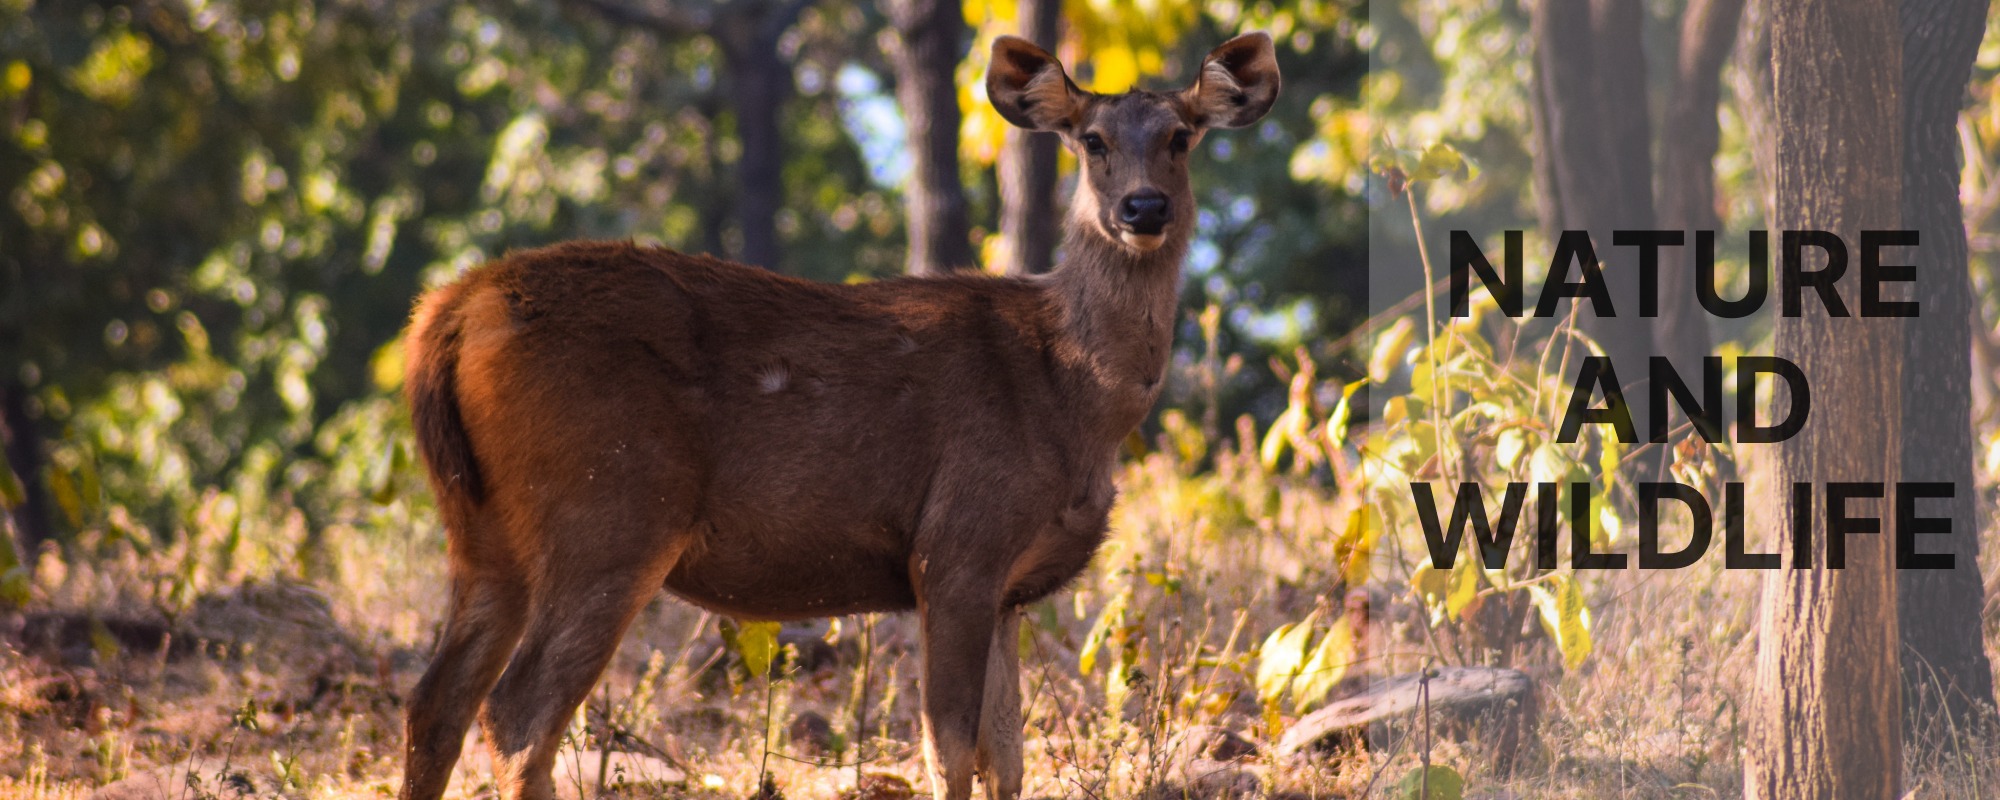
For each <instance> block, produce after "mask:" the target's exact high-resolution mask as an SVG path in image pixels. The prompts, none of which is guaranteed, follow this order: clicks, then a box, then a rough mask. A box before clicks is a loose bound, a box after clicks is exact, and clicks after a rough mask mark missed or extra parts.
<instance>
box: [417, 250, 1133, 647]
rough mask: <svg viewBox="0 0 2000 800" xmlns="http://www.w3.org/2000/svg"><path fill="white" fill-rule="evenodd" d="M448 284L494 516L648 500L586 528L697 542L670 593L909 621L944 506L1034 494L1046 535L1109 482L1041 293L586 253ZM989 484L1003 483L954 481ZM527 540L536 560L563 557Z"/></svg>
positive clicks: (472, 428)
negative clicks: (1092, 449) (1076, 503)
mask: <svg viewBox="0 0 2000 800" xmlns="http://www.w3.org/2000/svg"><path fill="white" fill-rule="evenodd" d="M451 291H456V292H457V298H456V301H457V302H456V309H455V310H456V313H457V316H458V319H459V322H460V324H461V325H462V331H461V336H460V341H461V343H462V344H461V349H460V353H459V355H460V361H459V371H458V375H459V390H458V391H459V396H460V398H459V399H460V402H461V404H462V405H463V412H464V416H465V420H466V422H465V424H466V428H467V429H468V433H469V436H470V438H471V441H472V449H473V451H474V453H475V454H476V457H477V459H478V461H479V462H480V467H481V469H482V471H483V472H484V473H485V474H486V476H487V484H488V486H489V492H488V493H489V495H490V496H491V499H490V502H492V503H495V504H498V505H499V506H500V508H501V509H503V510H502V511H501V512H500V513H502V514H503V515H504V516H506V517H508V518H510V519H520V518H523V517H530V518H533V517H534V515H538V514H541V515H546V514H550V513H557V512H555V511H552V510H551V509H552V508H553V507H554V506H555V505H556V504H551V503H549V502H548V499H549V498H550V497H552V496H558V497H565V498H577V499H582V498H591V499H590V500H588V501H586V502H583V503H581V505H583V506H586V507H592V508H629V507H631V506H632V505H633V504H634V502H635V498H637V499H638V500H639V501H641V502H639V506H640V509H639V511H638V512H635V515H634V516H633V518H631V519H623V518H619V519H602V520H591V521H590V522H591V524H590V525H587V527H599V528H605V529H612V528H617V527H620V526H626V527H629V526H631V525H633V524H635V523H636V524H641V525H643V526H644V527H645V528H646V529H647V530H646V532H645V533H644V534H643V535H644V536H666V535H673V534H674V533H675V532H677V531H694V532H695V533H696V536H695V540H694V543H693V544H692V545H691V547H690V550H689V551H688V553H687V554H686V555H685V556H684V557H683V558H682V559H681V561H680V564H681V566H680V567H679V568H677V569H676V570H675V572H674V575H673V577H671V578H670V579H669V585H670V586H671V587H673V588H675V589H676V590H677V591H678V592H680V593H681V594H683V595H686V596H689V597H690V598H691V599H694V600H696V601H697V602H702V603H704V604H705V605H709V606H711V607H716V608H719V609H723V610H729V611H736V612H738V613H743V614H746V615H763V616H812V615H821V614H834V613H844V612H846V611H852V610H859V609H864V608H866V609H873V608H897V607H906V606H907V605H909V604H910V603H911V602H912V599H911V597H910V589H909V586H908V581H907V574H908V571H909V567H910V558H911V554H912V550H913V548H914V547H915V546H916V542H915V541H914V537H915V535H916V533H917V530H918V528H919V527H920V525H921V524H922V522H923V518H924V515H925V513H926V505H927V504H930V505H935V503H936V497H937V496H938V493H939V492H940V491H944V492H947V493H949V492H957V491H960V490H965V489H971V488H977V489H978V490H980V491H992V492H1000V493H1005V494H1008V495H1020V496H1022V497H1023V498H1024V501H1025V502H1024V504H1025V505H1028V506H1031V507H1029V508H1023V509H1021V510H1020V512H1019V513H1021V514H1022V526H1024V527H1026V528H1027V529H1029V530H1028V532H1026V533H1024V534H1023V535H1024V536H1032V535H1034V534H1035V532H1037V531H1039V530H1040V529H1041V528H1044V527H1046V526H1048V525H1052V524H1056V522H1057V520H1058V518H1059V517H1061V515H1062V513H1063V511H1064V509H1067V508H1069V507H1070V506H1071V505H1073V502H1072V501H1073V499H1074V498H1075V497H1077V496H1080V495H1081V494H1083V493H1086V487H1084V486H1082V485H1081V484H1082V483H1084V482H1095V483H1103V482H1104V481H1103V480H1102V472H1103V469H1102V468H1101V466H1097V467H1094V466H1093V465H1091V464H1089V463H1086V462H1089V461H1093V460H1102V459H1092V458H1089V457H1088V454H1086V453H1083V452H1080V451H1078V450H1077V447H1078V442H1077V441H1076V430H1075V424H1074V421H1073V420H1072V419H1071V417H1070V416H1069V414H1068V407H1067V404H1066V403H1065V401H1064V400H1063V399H1062V393H1063V391H1064V388H1063V387H1064V385H1065V382H1066V378H1065V374H1066V370H1067V369H1068V368H1067V367H1065V366H1064V365H1063V358H1062V356H1061V350H1062V346H1061V343H1060V342H1058V341H1055V340H1054V339H1053V338H1052V334H1051V333H1050V331H1051V330H1053V321H1052V318H1051V315H1052V313H1053V312H1052V311H1051V310H1050V308H1049V306H1048V304H1047V302H1046V298H1045V297H1044V296H1043V295H1042V294H1041V290H1040V289H1038V288H1036V287H1034V286H1032V285H1030V284H1028V283H1026V282H1022V281H1014V280H1005V279H995V278H982V277H967V278H954V279H930V280H896V281H885V282H878V283H874V284H861V285H852V286H841V285H831V284H818V283H812V282H807V281H801V280H796V279H791V278H786V277H782V276H778V275H774V274H771V273H768V272H765V271H762V270H758V269H754V268H750V267H745V266H741V265H736V264H731V263H728V262H723V261H719V260H716V259H712V258H707V257H701V256H689V255H684V254H680V253H676V252H673V251H669V250H664V249H657V248H641V247H637V246H634V245H631V244H629V243H603V242H585V243H572V244H565V245H558V246H556V247H551V248H544V249H540V250H533V251H527V252H524V253H518V254H514V255H510V256H509V257H508V258H505V259H503V260H501V261H498V262H495V263H493V264H490V265H488V266H486V267H482V268H481V269H479V270H477V271H475V272H473V273H470V274H469V275H468V276H467V277H466V278H465V279H464V280H463V281H462V282H461V284H460V285H459V286H458V287H456V288H455V289H454V290H451ZM1105 455H1107V456H1108V452H1107V453H1106V454H1105ZM971 461H976V462H977V463H976V464H975V465H974V466H975V467H976V468H975V469H971V470H968V468H967V464H968V463H969V462H971ZM968 472H973V473H977V474H981V475H986V476H994V477H992V478H990V479H989V478H980V479H979V480H982V481H986V480H991V481H992V485H990V486H982V487H965V486H945V487H939V486H937V485H936V483H937V482H938V481H940V480H943V481H965V480H969V478H967V477H965V476H966V475H967V474H968ZM510 490H511V491H510ZM1106 502H1108V500H1107V501H1106ZM1037 503H1045V504H1046V505H1047V508H1040V507H1033V506H1035V504H1037ZM594 513H605V514H609V513H611V512H608V511H606V512H594ZM564 522H565V520H550V519H541V518H535V519H533V521H532V523H531V524H528V525H509V526H508V527H509V528H511V529H516V530H533V529H538V528H541V529H546V528H549V527H551V526H552V525H553V526H556V527H560V526H561V525H562V523H564ZM606 535H611V534H606ZM515 536H516V537H517V538H519V540H518V541H515V542H513V544H512V546H511V547H510V548H509V549H511V550H513V551H515V552H517V553H519V552H521V551H524V550H525V551H533V550H535V549H537V548H541V549H544V550H546V549H548V548H550V547H552V546H556V545H552V543H550V542H547V541H543V540H539V539H534V538H532V537H526V538H520V537H522V534H518V533H517V534H515ZM1091 544H1092V545H1093V546H1094V544H1095V542H1094V541H1093V542H1091ZM635 546H636V545H635ZM1023 546H1025V545H1023ZM544 555H547V554H546V553H545V554H544ZM1085 556H1086V557H1087V554H1085ZM1080 563H1081V562H1079V564H1080ZM1002 569H1003V570H1004V569H1005V567H1004V566H1002ZM801 571H805V574H811V575H815V576H820V577H815V578H814V579H813V580H803V579H802V578H799V577H798V576H799V575H800V574H801ZM787 576H790V577H787ZM1064 577H1066V576H1064ZM777 578H785V579H783V580H779V579H777Z"/></svg>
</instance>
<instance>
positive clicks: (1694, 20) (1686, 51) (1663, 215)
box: [1652, 0, 1743, 375]
mask: <svg viewBox="0 0 2000 800" xmlns="http://www.w3.org/2000/svg"><path fill="white" fill-rule="evenodd" d="M1742 19H1743V0H1692V2H1690V3H1688V7H1687V11H1686V12H1684V16H1682V17H1681V40H1680V51H1679V53H1678V54H1677V56H1676V59H1675V64H1674V82H1673V88H1672V92H1671V94H1670V96H1669V98H1668V100H1667V108H1666V115H1665V117H1664V118H1662V119H1661V120H1660V131H1661V135H1660V184H1659V205H1658V208H1659V213H1660V227H1661V228H1662V229H1665V230H1670V231H1698V230H1715V229H1717V228H1719V227H1721V225H1720V223H1719V221H1718V220H1717V219H1716V214H1715V150H1716V147H1717V146H1718V145H1719V144H1720V142H1721V139H1722V132H1721V126H1720V125H1719V124H1718V123H1717V122H1716V118H1715V109H1716V104H1717V103H1718V102H1719V101H1720V99H1721V94H1722V83H1721V81H1722V65H1723V63H1724V61H1725V60H1726V59H1727V58H1728V56H1729V50H1730V47H1731V46H1732V45H1734V44H1735V43H1736V28H1737V26H1738V25H1739V24H1741V22H1742ZM1690 244H1692V240H1690ZM1693 263H1694V262H1693V260H1692V259H1690V258H1677V259H1672V260H1668V259H1664V258H1663V259H1662V260H1661V264H1660V316H1658V317H1656V318H1654V319H1653V321H1652V326H1653V339H1654V342H1655V343H1656V344H1657V345H1658V346H1659V348H1660V351H1659V354H1660V355H1663V356H1666V357H1667V358H1669V359H1671V360H1672V361H1673V363H1674V367H1675V368H1676V369H1679V370H1681V374H1683V375H1687V374H1693V371H1694V370H1695V369H1696V368H1698V367H1699V366H1700V365H1701V359H1702V358H1703V357H1704V356H1707V355H1708V351H1709V347H1710V344H1709V338H1708V318H1707V316H1706V315H1704V314H1703V313H1702V310H1701V307H1700V305H1699V304H1697V303H1696V302H1695V292H1694V284H1695V270H1694V267H1693Z"/></svg>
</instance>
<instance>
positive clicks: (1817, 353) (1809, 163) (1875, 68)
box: [1745, 0, 1904, 800]
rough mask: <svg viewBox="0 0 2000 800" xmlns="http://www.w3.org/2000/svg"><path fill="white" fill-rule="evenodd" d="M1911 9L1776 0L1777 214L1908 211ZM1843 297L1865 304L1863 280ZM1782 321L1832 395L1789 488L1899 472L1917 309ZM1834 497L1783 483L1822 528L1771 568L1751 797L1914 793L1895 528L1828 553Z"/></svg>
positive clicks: (1788, 469) (1846, 231) (1850, 215)
mask: <svg viewBox="0 0 2000 800" xmlns="http://www.w3.org/2000/svg"><path fill="white" fill-rule="evenodd" d="M1895 14H1896V9H1895V6H1894V5H1893V4H1892V3H1890V2H1887V0H1840V1H1839V2H1832V3H1810V2H1800V1H1799V0H1775V1H1774V2H1773V4H1772V29H1771V50H1772V59H1773V72H1774V74H1775V77H1776V81H1777V82H1776V84H1775V91H1774V93H1773V99H1774V101H1775V108H1776V112H1777V118H1776V127H1777V137H1778V138H1777V157H1778V163H1777V219H1776V222H1777V227H1779V228H1781V229H1785V230H1826V231H1833V232H1835V233H1837V234H1838V235H1840V236H1841V237H1842V238H1843V239H1845V240H1846V241H1848V242H1855V243H1858V242H1859V241H1860V238H1859V235H1860V232H1861V231H1863V230H1893V229H1895V228H1896V227H1897V226H1898V224H1899V223H1900V219H1899V217H1900V216H1901V214H1900V212H1899V210H1898V209H1897V207H1896V206H1894V205H1891V204H1885V203H1883V202H1881V198H1884V197H1900V196H1902V187H1903V183H1902V165H1903V158H1904V151H1903V145H1902V136H1901V129H1902V124H1901V122H1900V119H1901V116H1902V113H1903V105H1902V103H1901V101H1900V100H1899V95H1900V91H1899V88H1900V86H1901V83H1902V74H1901V73H1902V57H1901V52H1902V42H1901V40H1900V38H1901V37H1900V36H1899V35H1898V33H1897V31H1898V28H1897V25H1896V17H1895ZM1841 294H1842V296H1843V299H1845V300H1846V302H1848V303H1849V306H1850V307H1855V306H1854V304H1855V303H1856V302H1857V301H1858V299H1859V298H1858V292H1854V291H1852V284H1851V283H1850V285H1849V286H1846V287H1842V292H1841ZM1777 326H1778V327H1777V333H1776V341H1775V344H1774V352H1775V354H1776V355H1778V356H1779V357H1782V358H1787V359H1790V360H1791V361H1792V362H1793V363H1796V364H1797V365H1798V366H1799V368H1800V369H1801V370H1803V371H1804V372H1805V374H1807V375H1810V376H1812V380H1813V386H1814V388H1815V389H1816V391H1815V395H1816V396H1815V398H1814V399H1815V400H1816V401H1817V402H1815V403H1814V404H1813V406H1814V408H1813V412H1814V413H1813V419H1812V422H1811V424H1809V425H1807V426H1806V427H1805V429H1804V430H1803V431H1801V432H1800V433H1799V435H1797V436H1795V437H1793V438H1791V439H1789V440H1787V441H1785V442H1782V443H1780V444H1778V445H1777V458H1776V459H1775V463H1774V464H1773V465H1772V475H1771V485H1772V486H1777V487H1790V486H1792V485H1793V484H1794V483H1795V482H1800V483H1805V484H1807V485H1809V486H1814V487H1822V486H1826V485H1828V484H1830V483H1833V482H1838V481H1869V482H1873V481H1881V482H1883V484H1884V485H1887V486H1892V487H1893V486H1894V485H1895V482H1896V481H1897V479H1898V478H1899V476H1900V472H1901V470H1900V469H1899V468H1898V465H1899V463H1900V461H1901V455H1902V451H1901V449H1900V446H1901V445H1900V441H1899V437H1898V432H1897V428H1898V425H1897V424H1896V421H1898V420H1901V419H1902V418H1903V417H1902V414H1903V391H1902V383H1901V380H1902V377H1901V372H1902V369H1901V364H1902V357H1903V353H1904V350H1903V347H1904V344H1903V333H1902V321H1901V320H1898V319H1892V318H1864V317H1850V318H1839V319H1836V318H1832V317H1829V316H1828V315H1827V313H1826V310H1825V309H1824V307H1822V306H1819V305H1816V304H1811V303H1808V304H1807V305H1806V308H1805V313H1804V315H1803V316H1801V317H1781V318H1780V319H1779V320H1778V322H1777ZM1814 491H1815V492H1816V493H1818V494H1820V495H1824V493H1825V492H1824V491H1823V490H1821V489H1817V488H1816V489H1815V490H1814ZM1824 502H1825V498H1824V497H1823V496H1821V497H1819V498H1817V499H1816V500H1815V501H1814V503H1813V504H1812V505H1808V506H1805V507H1801V506H1799V505H1796V504H1795V503H1794V501H1792V500H1791V499H1790V498H1788V497H1784V496H1781V495H1780V496H1773V497H1772V498H1771V500H1770V502H1769V503H1768V507H1770V508H1772V509H1774V510H1775V512H1776V513H1775V514H1774V519H1773V522H1774V524H1772V525H1770V526H1769V528H1770V529H1772V530H1782V531H1790V530H1794V527H1793V526H1794V525H1796V526H1798V528H1797V529H1798V530H1801V531H1805V532H1808V533H1810V535H1811V536H1812V537H1813V539H1812V548H1811V556H1812V558H1813V559H1814V562H1813V564H1812V565H1811V567H1810V568H1803V569H1785V570H1781V571H1778V572H1773V573H1770V576H1769V577H1768V579H1767V583H1766V586H1765V591H1764V604H1763V607H1762V609H1761V614H1760V617H1759V638H1758V641H1759V648H1758V658H1757V678H1756V683H1755V684H1754V686H1755V695H1754V697H1753V698H1752V702H1751V710H1750V721H1751V730H1750V740H1749V750H1748V752H1747V754H1746V759H1747V763H1746V766H1745V783H1746V786H1745V795H1746V796H1747V797H1750V798H1756V799H1758V800H1775V798H1786V800H1794V799H1799V800H1820V799H1822V798H1855V800H1859V799H1860V798H1885V797H1898V796H1900V795H1901V793H1902V788H1901V777H1900V776H1901V774H1902V767H1903V764H1902V746H1901V741H1902V739H1901V737H1902V698H1901V693H1900V691H1899V688H1898V687H1899V686H1900V681H1899V680H1898V678H1897V658H1896V653H1897V636H1896V631H1897V624H1896V614H1895V612H1894V609H1895V608H1896V605H1895V603H1896V574H1895V572H1894V567H1893V560H1892V559H1893V552H1894V551H1893V537H1890V536H1886V535H1878V536H1858V537H1857V536H1849V537H1845V544H1846V566H1845V568H1844V569H1830V568H1828V566H1827V561H1826V558H1827V552H1828V541H1829V539H1828V536H1829V531H1828V528H1827V521H1826V515H1825V514H1823V513H1820V512H1819V510H1818V509H1823V508H1824V505H1823V504H1824ZM1877 505H1878V506H1879V507H1880V508H1883V509H1887V508H1888V506H1887V501H1880V502H1878V503H1877ZM1798 515H1809V516H1810V518H1809V519H1798V518H1797V516H1798Z"/></svg>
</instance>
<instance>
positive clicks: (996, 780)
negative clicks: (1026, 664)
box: [978, 609, 1022, 800]
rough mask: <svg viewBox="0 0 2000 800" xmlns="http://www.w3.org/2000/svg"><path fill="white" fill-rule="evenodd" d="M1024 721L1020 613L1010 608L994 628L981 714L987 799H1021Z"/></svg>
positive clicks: (981, 759) (981, 761) (982, 774)
mask: <svg viewBox="0 0 2000 800" xmlns="http://www.w3.org/2000/svg"><path fill="white" fill-rule="evenodd" d="M1021 722H1022V720H1021V614H1020V612H1018V611H1015V610H1013V609H1007V610H1004V611H1001V612H1000V621H999V624H997V625H994V626H993V645H992V648H991V649H990V650H988V651H987V654H986V700H985V702H984V703H983V704H982V707H981V710H980V714H979V756H978V762H979V780H980V782H981V783H984V784H986V798H987V800H1014V798H1017V797H1020V796H1021V735H1022V734H1021Z"/></svg>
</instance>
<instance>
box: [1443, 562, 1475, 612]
mask: <svg viewBox="0 0 2000 800" xmlns="http://www.w3.org/2000/svg"><path fill="white" fill-rule="evenodd" d="M1475 561H1476V559H1472V558H1466V557H1464V556H1460V557H1459V562H1458V566H1457V568H1455V569H1453V570H1452V571H1451V588H1450V589H1448V590H1447V591H1446V594H1445V598H1444V613H1445V614H1446V615H1447V616H1450V617H1451V620H1452V621H1453V622H1457V621H1458V613H1459V612H1460V611H1464V610H1465V607H1466V606H1469V605H1471V604H1472V599H1473V598H1475V597H1478V596H1479V566H1478V565H1477V564H1475V563H1474V562H1475Z"/></svg>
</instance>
